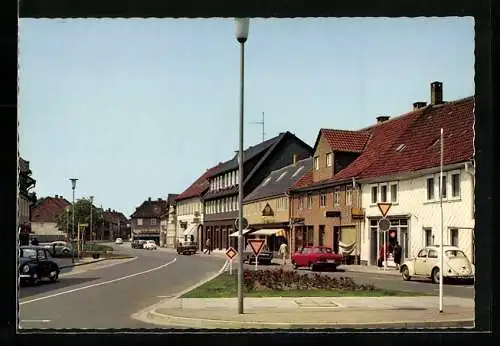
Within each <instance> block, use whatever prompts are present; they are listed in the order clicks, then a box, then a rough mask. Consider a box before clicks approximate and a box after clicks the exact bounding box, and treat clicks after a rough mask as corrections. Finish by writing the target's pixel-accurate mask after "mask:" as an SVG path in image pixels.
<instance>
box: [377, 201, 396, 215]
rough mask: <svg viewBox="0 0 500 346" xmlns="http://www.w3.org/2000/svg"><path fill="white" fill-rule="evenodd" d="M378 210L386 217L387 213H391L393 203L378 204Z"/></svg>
mask: <svg viewBox="0 0 500 346" xmlns="http://www.w3.org/2000/svg"><path fill="white" fill-rule="evenodd" d="M377 205H378V210H380V213H381V214H382V217H385V216H386V215H387V213H388V212H389V209H391V205H392V204H391V203H378V204H377Z"/></svg>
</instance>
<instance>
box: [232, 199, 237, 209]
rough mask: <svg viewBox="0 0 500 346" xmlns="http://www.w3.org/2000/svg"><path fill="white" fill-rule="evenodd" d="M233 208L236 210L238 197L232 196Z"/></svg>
mask: <svg viewBox="0 0 500 346" xmlns="http://www.w3.org/2000/svg"><path fill="white" fill-rule="evenodd" d="M233 210H238V197H236V196H234V197H233Z"/></svg>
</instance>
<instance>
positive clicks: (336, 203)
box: [333, 188, 340, 206]
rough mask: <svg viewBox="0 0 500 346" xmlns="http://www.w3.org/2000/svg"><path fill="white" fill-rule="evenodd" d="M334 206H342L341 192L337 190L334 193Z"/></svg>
mask: <svg viewBox="0 0 500 346" xmlns="http://www.w3.org/2000/svg"><path fill="white" fill-rule="evenodd" d="M333 205H334V206H339V205H340V190H339V189H338V188H337V189H335V191H334V192H333Z"/></svg>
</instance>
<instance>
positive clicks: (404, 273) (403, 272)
mask: <svg viewBox="0 0 500 346" xmlns="http://www.w3.org/2000/svg"><path fill="white" fill-rule="evenodd" d="M401 276H402V277H403V280H404V281H410V279H411V276H410V270H409V269H408V267H407V266H403V267H402V268H401Z"/></svg>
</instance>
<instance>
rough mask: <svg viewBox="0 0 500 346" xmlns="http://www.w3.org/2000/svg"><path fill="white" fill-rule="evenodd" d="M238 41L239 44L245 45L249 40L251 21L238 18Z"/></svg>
mask: <svg viewBox="0 0 500 346" xmlns="http://www.w3.org/2000/svg"><path fill="white" fill-rule="evenodd" d="M235 20H236V39H237V40H238V42H239V43H245V41H246V40H247V38H248V29H249V26H250V19H248V18H236V19H235Z"/></svg>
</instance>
